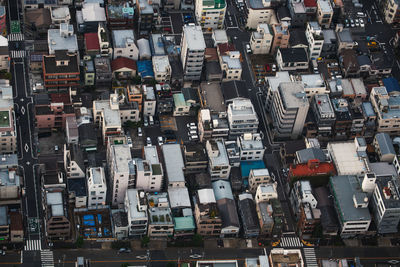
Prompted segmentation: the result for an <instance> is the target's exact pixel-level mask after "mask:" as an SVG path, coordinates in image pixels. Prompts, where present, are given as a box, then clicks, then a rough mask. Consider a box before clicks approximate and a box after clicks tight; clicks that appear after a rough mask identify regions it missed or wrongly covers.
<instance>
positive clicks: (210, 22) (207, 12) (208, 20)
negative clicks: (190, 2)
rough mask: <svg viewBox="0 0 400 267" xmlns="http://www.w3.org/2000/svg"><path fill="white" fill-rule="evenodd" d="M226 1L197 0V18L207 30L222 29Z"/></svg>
mask: <svg viewBox="0 0 400 267" xmlns="http://www.w3.org/2000/svg"><path fill="white" fill-rule="evenodd" d="M225 11H226V1H224V0H211V1H207V0H196V7H195V13H196V19H197V21H198V22H199V23H200V26H201V27H202V28H203V29H205V30H211V29H222V28H223V26H224V20H225Z"/></svg>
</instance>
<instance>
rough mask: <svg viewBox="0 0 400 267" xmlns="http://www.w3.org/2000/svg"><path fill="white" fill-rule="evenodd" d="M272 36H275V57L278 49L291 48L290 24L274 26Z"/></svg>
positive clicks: (273, 51) (272, 50) (282, 23)
mask: <svg viewBox="0 0 400 267" xmlns="http://www.w3.org/2000/svg"><path fill="white" fill-rule="evenodd" d="M272 35H273V36H274V39H273V42H272V47H271V54H272V55H274V54H275V53H276V51H277V50H278V48H287V47H288V46H289V39H290V32H289V24H288V23H287V22H281V23H279V24H273V25H272Z"/></svg>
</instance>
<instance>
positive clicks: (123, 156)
mask: <svg viewBox="0 0 400 267" xmlns="http://www.w3.org/2000/svg"><path fill="white" fill-rule="evenodd" d="M131 161H132V157H131V149H130V147H129V145H127V144H120V145H114V144H111V142H109V143H108V146H107V164H108V170H109V175H110V180H111V185H112V186H111V190H112V194H111V199H112V205H113V206H118V205H121V204H123V203H124V199H125V194H126V191H127V189H128V187H129V186H130V185H131V186H133V185H134V178H133V175H134V170H133V168H131V167H130V166H131V165H130V162H131Z"/></svg>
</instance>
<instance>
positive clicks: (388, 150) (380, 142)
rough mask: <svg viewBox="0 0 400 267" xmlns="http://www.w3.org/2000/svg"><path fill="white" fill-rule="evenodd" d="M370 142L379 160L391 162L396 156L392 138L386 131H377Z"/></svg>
mask: <svg viewBox="0 0 400 267" xmlns="http://www.w3.org/2000/svg"><path fill="white" fill-rule="evenodd" d="M372 144H373V146H374V147H375V152H376V153H377V154H378V157H379V160H380V161H381V162H382V161H386V162H389V163H392V162H393V160H394V158H395V157H396V151H395V149H394V146H393V142H392V139H391V138H390V136H389V135H388V134H387V133H377V134H376V135H375V137H374V141H373V143H372Z"/></svg>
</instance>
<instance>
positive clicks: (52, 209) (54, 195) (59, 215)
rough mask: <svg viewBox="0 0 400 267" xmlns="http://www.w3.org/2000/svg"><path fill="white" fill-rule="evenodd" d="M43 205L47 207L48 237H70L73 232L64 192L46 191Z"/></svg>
mask: <svg viewBox="0 0 400 267" xmlns="http://www.w3.org/2000/svg"><path fill="white" fill-rule="evenodd" d="M43 206H44V207H45V220H46V224H45V225H46V234H47V238H48V239H68V238H69V237H70V233H71V226H70V222H69V220H68V211H67V207H66V203H64V199H63V195H62V192H60V191H58V192H50V191H46V192H45V194H44V199H43Z"/></svg>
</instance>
